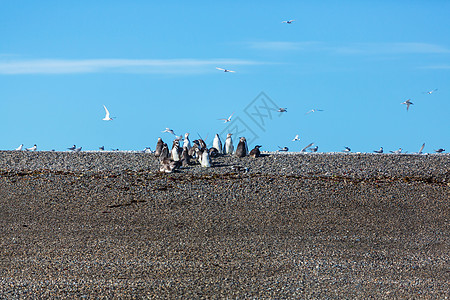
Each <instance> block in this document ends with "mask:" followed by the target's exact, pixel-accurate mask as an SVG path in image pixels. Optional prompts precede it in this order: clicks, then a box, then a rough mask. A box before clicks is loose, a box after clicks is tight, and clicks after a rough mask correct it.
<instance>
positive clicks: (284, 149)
mask: <svg viewBox="0 0 450 300" xmlns="http://www.w3.org/2000/svg"><path fill="white" fill-rule="evenodd" d="M278 148H280V149H279V150H277V151H280V152H287V151H289V148H288V147H283V148H281V147H280V146H278Z"/></svg>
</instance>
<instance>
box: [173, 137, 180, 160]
mask: <svg viewBox="0 0 450 300" xmlns="http://www.w3.org/2000/svg"><path fill="white" fill-rule="evenodd" d="M179 150H180V143H179V141H178V140H174V141H173V144H172V151H171V152H170V155H171V158H172V159H173V160H174V161H179V160H181V157H180V156H181V155H180V151H179Z"/></svg>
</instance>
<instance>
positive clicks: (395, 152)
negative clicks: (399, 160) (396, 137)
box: [389, 148, 402, 154]
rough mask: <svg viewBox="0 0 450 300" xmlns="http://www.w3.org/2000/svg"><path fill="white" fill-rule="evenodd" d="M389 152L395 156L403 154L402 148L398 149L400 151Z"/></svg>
mask: <svg viewBox="0 0 450 300" xmlns="http://www.w3.org/2000/svg"><path fill="white" fill-rule="evenodd" d="M389 152H391V153H394V154H400V153H402V148H398V150H395V151H389Z"/></svg>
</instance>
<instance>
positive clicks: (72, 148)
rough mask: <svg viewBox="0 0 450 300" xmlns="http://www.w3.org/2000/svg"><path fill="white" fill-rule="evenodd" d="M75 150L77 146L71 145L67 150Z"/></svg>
mask: <svg viewBox="0 0 450 300" xmlns="http://www.w3.org/2000/svg"><path fill="white" fill-rule="evenodd" d="M76 148H77V146H75V145H73V146H72V147H70V148H67V149H68V150H72V151H73V150H75V149H76Z"/></svg>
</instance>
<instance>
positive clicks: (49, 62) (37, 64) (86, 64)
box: [0, 59, 263, 74]
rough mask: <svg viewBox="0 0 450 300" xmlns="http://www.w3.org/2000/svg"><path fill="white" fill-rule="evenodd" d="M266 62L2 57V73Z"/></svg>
mask: <svg viewBox="0 0 450 300" xmlns="http://www.w3.org/2000/svg"><path fill="white" fill-rule="evenodd" d="M258 64H263V62H257V61H252V60H242V59H203V60H202V59H85V60H64V59H35V60H5V59H3V60H0V74H73V73H101V72H117V73H160V74H194V73H205V72H208V71H210V70H212V69H213V67H215V66H227V67H229V66H242V65H258Z"/></svg>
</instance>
